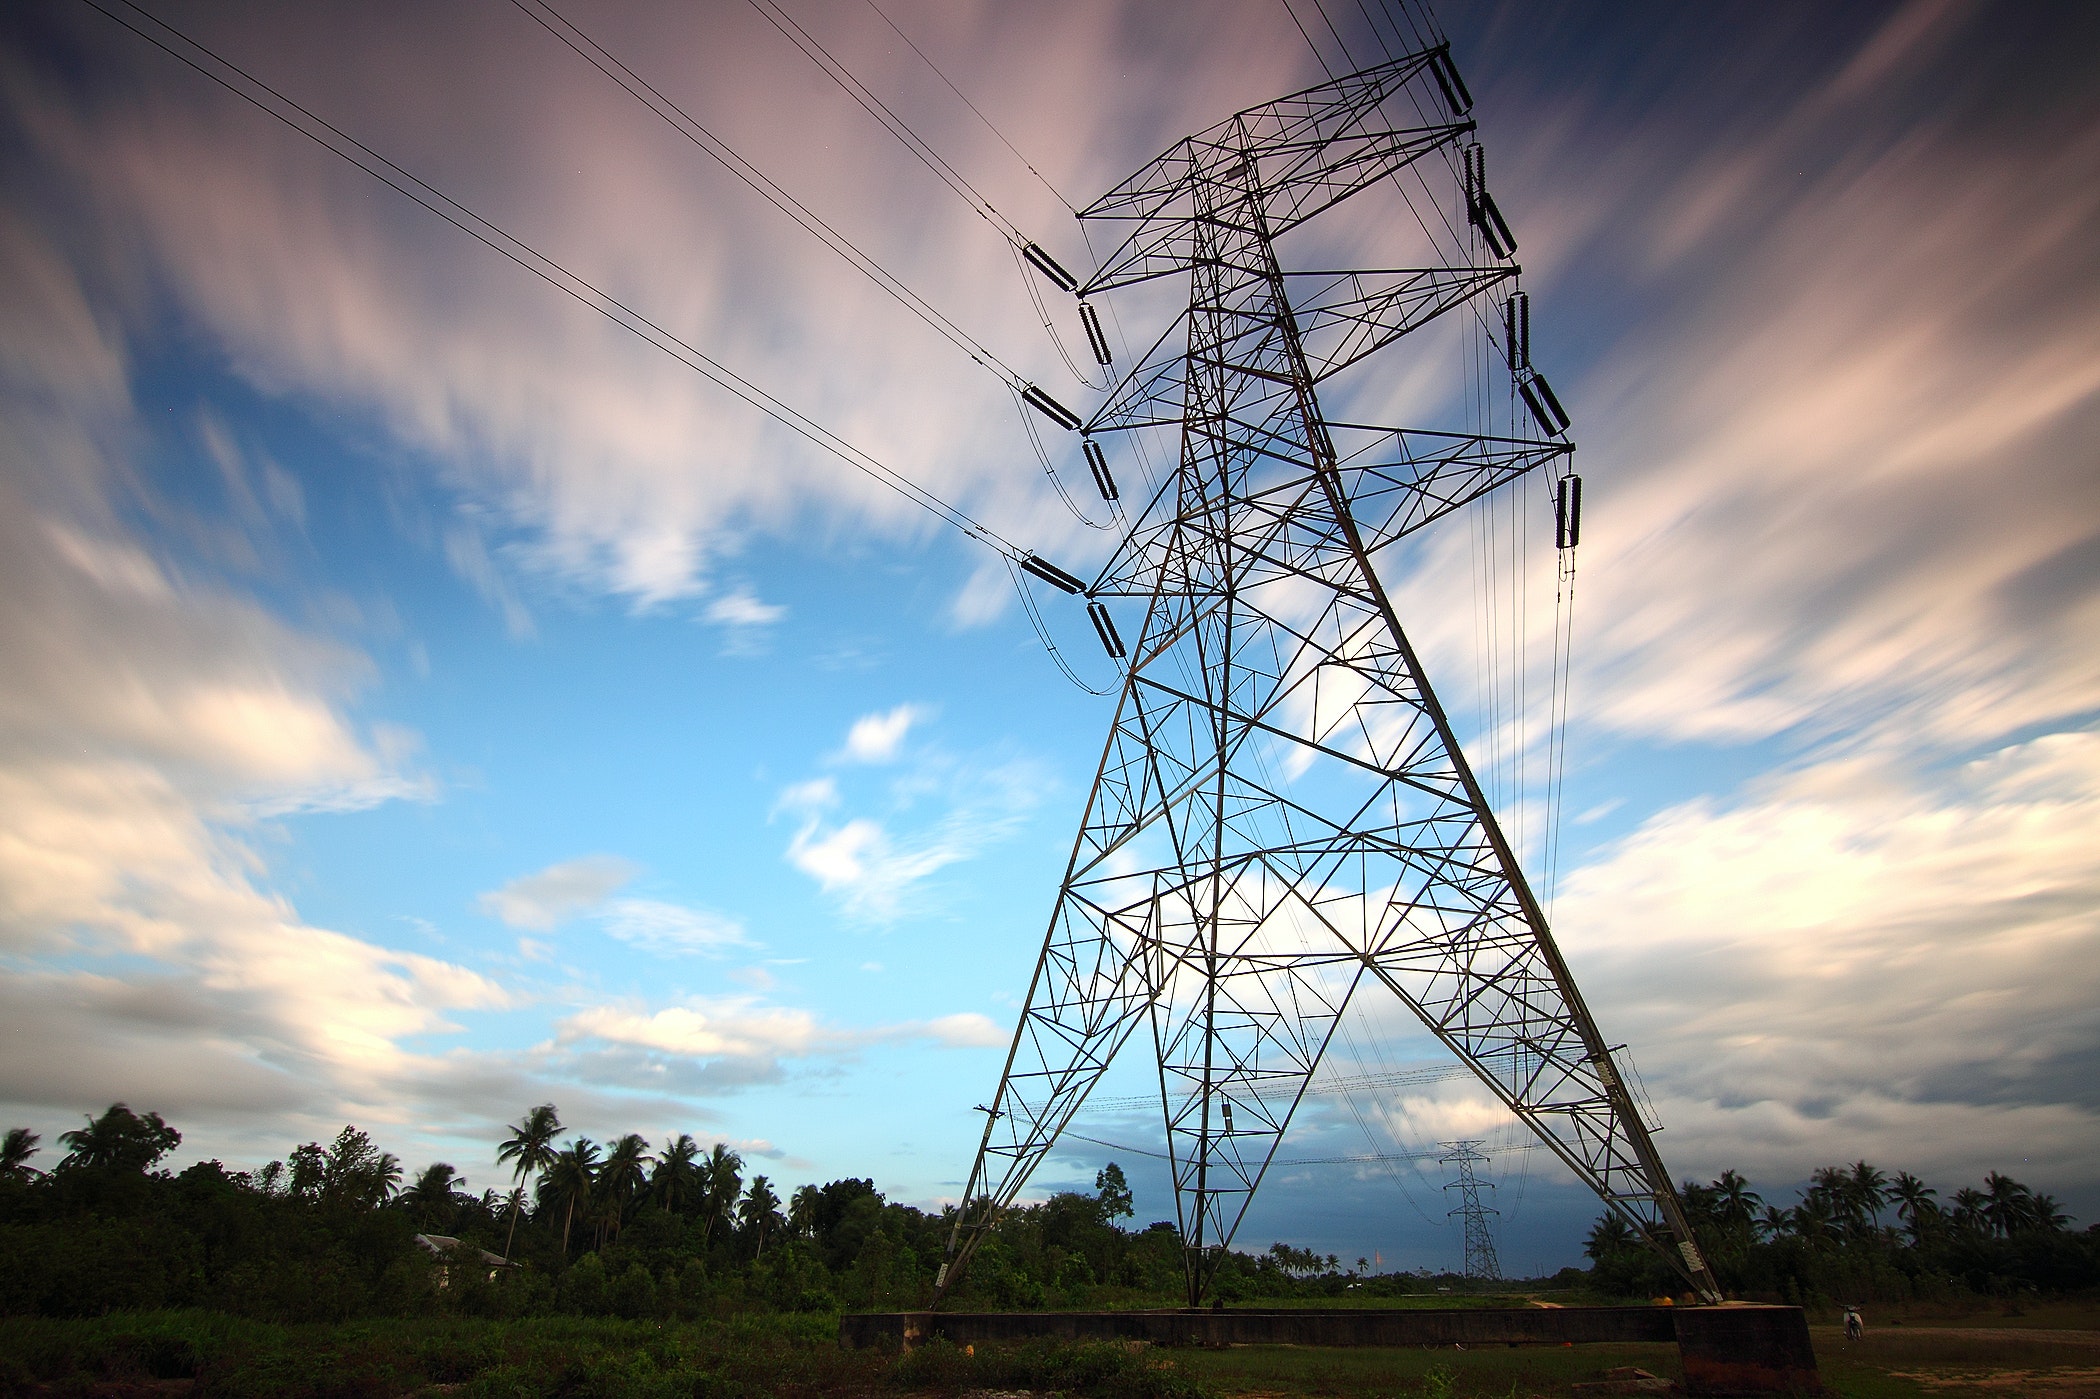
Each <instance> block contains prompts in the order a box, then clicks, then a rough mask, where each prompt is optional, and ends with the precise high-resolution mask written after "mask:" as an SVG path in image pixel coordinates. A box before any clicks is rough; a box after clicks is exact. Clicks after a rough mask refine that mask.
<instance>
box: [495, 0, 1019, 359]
mask: <svg viewBox="0 0 2100 1399" xmlns="http://www.w3.org/2000/svg"><path fill="white" fill-rule="evenodd" d="M512 3H513V4H515V5H516V6H517V7H518V8H519V9H520V10H522V11H524V12H525V14H526V15H527V16H529V17H530V18H531V19H532V20H533V21H534V22H536V23H537V24H539V25H540V26H541V27H542V28H544V29H546V30H547V32H548V33H550V34H552V35H553V36H554V37H555V38H557V39H559V40H560V41H561V42H562V43H563V44H565V45H566V46H568V48H570V49H571V50H573V51H574V52H575V53H576V54H577V55H578V56H580V57H581V58H582V59H583V60H584V61H585V62H587V63H589V64H590V65H591V66H592V67H593V68H596V69H597V70H598V71H599V72H601V73H603V74H604V75H605V76H606V77H608V78H611V79H612V80H613V81H614V82H616V83H618V84H619V85H620V86H621V87H623V88H625V89H626V90H627V91H628V92H629V93H631V94H633V96H634V97H635V98H636V99H637V100H639V101H640V102H641V103H642V104H643V105H644V106H646V107H648V108H649V109H650V110H651V111H653V112H655V113H656V115H657V116H659V117H661V118H662V119H663V121H664V122H665V124H667V125H668V126H670V127H671V129H672V130H674V131H676V132H678V133H679V134H680V135H681V136H684V137H685V138H686V139H687V140H689V141H691V142H692V143H693V144H695V145H697V146H698V147H700V149H701V150H703V151H705V152H707V154H708V155H710V156H712V157H713V158H714V159H715V160H716V161H717V162H719V163H720V164H721V165H722V166H723V168H724V169H726V170H728V171H729V172H730V173H731V174H733V175H735V176H736V177H737V178H738V179H740V180H742V181H743V182H744V183H745V184H746V185H749V186H750V187H751V189H752V190H753V191H754V192H755V193H757V194H758V196H759V197H760V198H762V199H764V200H765V201H766V202H767V203H769V204H771V205H772V206H773V207H774V208H776V209H778V210H780V212H782V213H783V214H786V215H787V216H788V217H789V218H791V219H793V220H794V221H795V222H796V223H798V224H800V225H801V226H802V227H803V228H804V229H806V230H808V232H809V233H810V234H811V235H812V236H814V237H815V238H816V239H817V241H818V242H820V243H822V244H824V246H825V247H827V248H829V249H831V250H832V251H833V252H835V253H837V254H838V255H839V256H840V257H842V258H844V259H845V260H846V261H847V262H848V263H849V264H851V265H852V266H853V267H854V268H855V269H856V270H858V271H859V272H861V273H863V274H864V275H865V276H867V278H868V279H869V280H870V281H872V282H874V283H875V284H876V285H877V286H879V287H881V288H882V289H883V291H885V292H887V293H888V294H889V295H890V296H891V297H892V298H894V299H895V300H896V302H897V303H898V304H899V305H901V306H903V307H904V308H905V309H906V310H907V311H910V312H911V313H912V314H913V315H915V316H917V317H918V318H919V319H920V320H922V321H924V322H925V323H926V324H927V325H928V326H929V327H931V328H932V329H933V330H934V331H935V332H936V333H937V334H939V335H940V336H941V337H942V338H944V339H945V340H947V341H948V342H949V343H950V344H952V345H954V346H955V347H956V348H957V349H959V350H961V351H962V352H963V353H964V354H965V355H967V356H969V358H970V359H971V360H972V361H973V362H974V363H976V364H978V365H981V366H982V367H984V368H985V369H988V370H990V371H991V372H992V373H993V374H995V375H997V376H998V377H999V378H1000V379H1002V380H1003V381H1005V383H1006V384H1007V385H1008V386H1009V387H1011V388H1013V389H1016V390H1020V389H1024V388H1026V387H1027V385H1028V380H1027V379H1026V378H1024V377H1023V376H1022V375H1021V374H1020V373H1019V372H1018V371H1016V370H1014V369H1013V368H1012V367H1011V366H1009V365H1007V364H1006V363H1005V362H1004V361H1002V360H1001V359H1000V358H999V357H998V356H997V355H995V354H994V353H992V351H991V350H989V349H987V348H986V347H985V346H984V345H983V344H982V343H981V342H980V341H978V340H977V338H976V337H975V336H973V335H971V334H970V333H969V332H968V331H966V330H964V329H963V328H962V327H961V326H959V325H957V324H956V323H955V322H954V321H953V320H951V319H949V318H948V316H946V315H945V314H943V313H942V312H941V311H940V310H939V309H938V308H936V307H935V306H934V305H933V304H932V303H931V302H929V301H927V300H926V298H925V297H923V296H920V295H919V294H918V293H917V292H915V291H913V290H912V289H911V288H910V287H909V286H907V285H905V283H904V281H903V280H902V279H901V278H899V277H898V276H896V275H895V274H894V273H892V272H891V271H890V270H889V269H888V268H886V267H884V266H883V265H882V264H881V263H880V262H878V261H876V260H875V259H874V258H873V257H871V256H869V255H868V254H867V253H865V252H863V251H862V250H861V249H860V248H859V247H857V246H856V245H855V244H854V243H853V241H852V240H851V239H849V238H847V237H846V235H845V234H843V233H841V232H839V231H838V230H837V229H836V228H833V227H832V226H831V225H830V224H829V223H827V222H826V221H825V220H824V219H823V218H821V217H820V216H819V215H817V214H816V213H814V212H813V211H812V210H811V209H810V208H809V206H807V205H805V204H804V203H802V201H800V200H798V199H796V198H795V197H794V196H793V195H791V194H789V193H788V192H787V191H786V190H785V189H783V188H781V186H780V185H779V184H778V183H777V182H776V181H774V180H773V179H772V178H771V177H769V176H768V175H766V174H765V172H764V171H762V170H760V169H759V168H758V167H757V166H755V165H753V164H752V163H751V162H750V161H749V160H747V159H745V158H744V157H743V156H742V155H740V154H738V152H737V151H736V150H735V149H734V148H733V147H731V146H730V145H729V143H728V142H726V141H724V140H723V139H722V138H721V137H719V136H717V135H716V134H715V133H714V132H712V131H710V130H709V129H708V128H707V127H705V126H703V125H702V124H701V123H700V122H699V121H697V120H696V119H694V117H693V116H692V114H691V113H689V112H687V111H686V110H685V109H684V108H683V107H680V106H679V105H678V104H677V103H675V102H673V101H672V100H671V99H670V98H668V97H666V96H665V95H664V94H663V93H662V92H661V91H660V90H658V89H657V87H656V86H655V85H654V84H652V83H650V82H649V81H648V79H646V78H644V77H642V76H641V75H640V74H639V73H637V72H635V71H634V69H632V68H630V67H629V66H628V65H627V64H626V63H624V62H622V61H621V60H620V58H619V57H618V56H616V55H615V54H613V53H612V52H611V51H610V50H608V49H606V47H605V46H604V45H602V44H600V43H599V42H598V41H597V40H595V39H593V38H591V37H590V36H589V35H588V34H586V33H584V32H583V30H582V29H581V28H579V27H578V26H577V25H576V24H575V22H574V21H572V20H570V19H568V18H567V17H566V16H564V15H563V14H562V13H561V12H560V11H559V10H557V9H555V8H554V7H553V6H552V5H550V4H548V3H547V0H512Z"/></svg>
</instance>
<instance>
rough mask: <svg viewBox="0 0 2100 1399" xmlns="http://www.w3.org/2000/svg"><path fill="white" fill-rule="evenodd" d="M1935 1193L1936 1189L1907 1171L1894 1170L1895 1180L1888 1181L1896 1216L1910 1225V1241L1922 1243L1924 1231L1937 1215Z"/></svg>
mask: <svg viewBox="0 0 2100 1399" xmlns="http://www.w3.org/2000/svg"><path fill="white" fill-rule="evenodd" d="M1937 1194H1939V1192H1938V1191H1937V1190H1934V1189H1933V1188H1932V1187H1931V1186H1929V1185H1927V1184H1926V1183H1925V1182H1924V1181H1922V1180H1919V1179H1918V1178H1917V1177H1916V1176H1914V1175H1912V1174H1911V1173H1910V1172H1909V1171H1898V1172H1896V1178H1895V1180H1893V1181H1891V1182H1890V1183H1889V1198H1890V1199H1892V1200H1894V1201H1895V1202H1896V1218H1898V1219H1900V1220H1902V1221H1903V1222H1904V1223H1905V1224H1908V1225H1909V1226H1910V1238H1911V1242H1912V1243H1923V1242H1924V1241H1925V1231H1926V1230H1927V1229H1928V1228H1930V1227H1931V1222H1932V1221H1933V1220H1934V1219H1937V1218H1938V1217H1939V1213H1940V1207H1939V1206H1938V1205H1937V1204H1936V1203H1934V1201H1933V1197H1934V1196H1935V1195H1937Z"/></svg>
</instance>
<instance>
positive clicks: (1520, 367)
mask: <svg viewBox="0 0 2100 1399" xmlns="http://www.w3.org/2000/svg"><path fill="white" fill-rule="evenodd" d="M1502 329H1503V332H1504V336H1505V342H1506V344H1507V347H1508V350H1509V368H1510V372H1511V373H1513V374H1521V373H1522V372H1524V371H1525V370H1527V369H1529V368H1531V294H1530V293H1529V292H1521V291H1520V292H1512V293H1511V294H1510V298H1509V300H1508V301H1505V302H1504V303H1503V304H1502Z"/></svg>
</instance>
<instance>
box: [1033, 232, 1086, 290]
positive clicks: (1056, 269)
mask: <svg viewBox="0 0 2100 1399" xmlns="http://www.w3.org/2000/svg"><path fill="white" fill-rule="evenodd" d="M1021 256H1022V257H1025V258H1027V259H1028V264H1029V266H1031V267H1033V268H1035V270H1036V271H1038V272H1040V273H1042V274H1043V275H1044V276H1045V277H1048V278H1049V279H1050V280H1051V281H1053V282H1055V283H1057V289H1058V290H1059V291H1078V290H1079V279H1078V278H1077V277H1075V276H1073V275H1072V274H1071V273H1069V272H1067V271H1065V269H1064V268H1062V267H1060V266H1058V265H1057V259H1056V258H1054V257H1052V256H1050V254H1048V253H1046V252H1044V251H1043V250H1042V249H1041V248H1038V247H1037V246H1036V245H1035V244H1033V243H1030V244H1028V245H1027V246H1026V247H1024V248H1022V249H1021Z"/></svg>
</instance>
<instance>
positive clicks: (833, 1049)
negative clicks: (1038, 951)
mask: <svg viewBox="0 0 2100 1399" xmlns="http://www.w3.org/2000/svg"><path fill="white" fill-rule="evenodd" d="M557 1039H558V1040H559V1041H560V1042H561V1043H564V1044H574V1043H576V1042H578V1041H582V1040H601V1041H605V1042H608V1043H612V1044H620V1045H631V1046H634V1047H636V1048H639V1049H644V1050H652V1051H656V1052H659V1053H663V1054H670V1055H677V1056H682V1057H686V1058H696V1059H743V1060H754V1061H771V1060H776V1059H799V1058H808V1057H811V1056H815V1055H837V1054H846V1053H851V1052H854V1051H856V1050H859V1049H861V1048H864V1047H866V1046H869V1045H875V1044H895V1043H903V1042H909V1041H912V1040H930V1041H932V1042H933V1043H935V1044H938V1045H942V1046H944V1047H948V1048H988V1047H996V1046H999V1045H1003V1044H1005V1043H1006V1039H1007V1035H1006V1032H1005V1031H1002V1030H1001V1029H1000V1028H999V1027H998V1025H996V1024H995V1023H994V1022H993V1021H992V1020H990V1019H989V1018H988V1017H986V1016H983V1015H979V1014H977V1013H976V1012H973V1011H965V1012H960V1013H957V1014H954V1015H944V1016H939V1017H937V1018H935V1019H933V1020H923V1021H922V1020H912V1021H904V1022H901V1023H898V1024H892V1025H879V1026H873V1027H867V1028H860V1029H854V1028H847V1027H841V1026H835V1025H828V1024H826V1023H825V1022H824V1021H822V1020H821V1019H819V1018H818V1017H817V1016H816V1015H815V1014H814V1013H812V1012H810V1011H808V1010H803V1009H799V1008H792V1007H787V1006H779V1005H773V1004H770V1003H768V1002H766V1001H764V1000H761V999H760V998H759V997H758V996H756V995H740V996H714V997H695V998H693V999H691V1000H689V1001H687V1002H685V1003H684V1004H681V1005H674V1006H666V1007H664V1008H663V1009H661V1010H655V1011H646V1010H643V1009H640V1008H638V1007H631V1006H590V1007H586V1008H585V1009H583V1010H580V1011H578V1012H576V1013H575V1014H574V1015H571V1016H568V1017H566V1018H565V1019H563V1020H562V1021H561V1022H560V1025H559V1027H558V1034H557Z"/></svg>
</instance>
